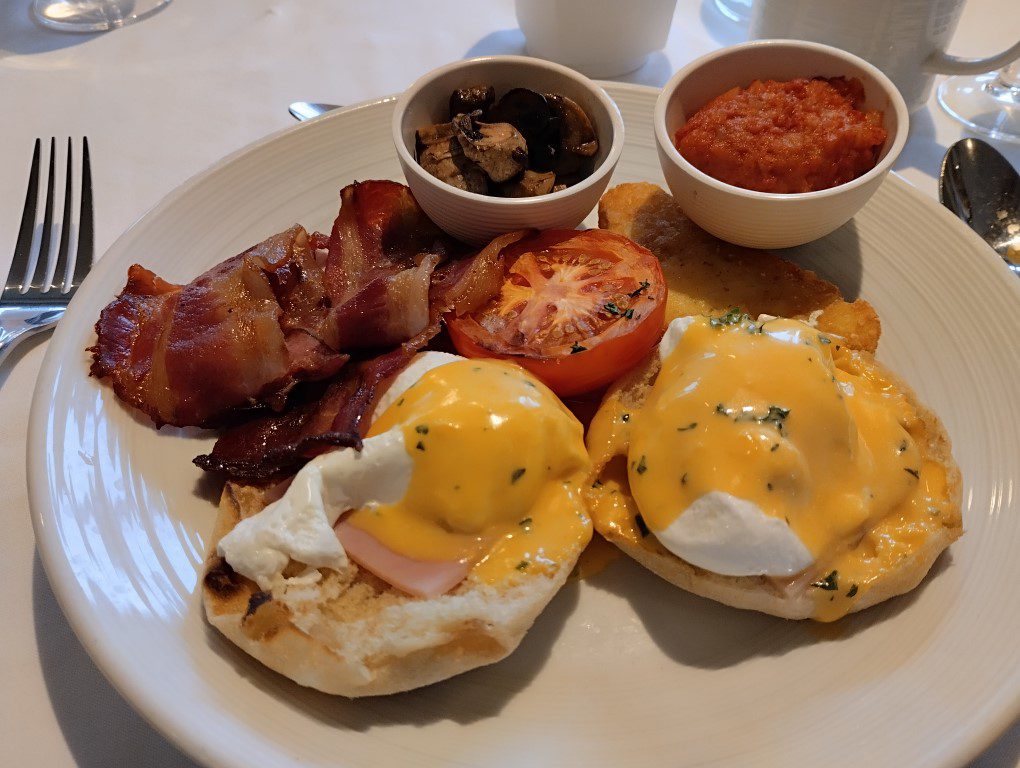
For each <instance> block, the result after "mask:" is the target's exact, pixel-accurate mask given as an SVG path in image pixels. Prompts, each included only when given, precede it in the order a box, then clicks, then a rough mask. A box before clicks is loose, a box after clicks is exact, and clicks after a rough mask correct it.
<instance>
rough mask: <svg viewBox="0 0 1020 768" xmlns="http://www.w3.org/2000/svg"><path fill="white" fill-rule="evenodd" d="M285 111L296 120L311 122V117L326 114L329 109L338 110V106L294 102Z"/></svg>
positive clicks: (311, 102) (312, 102)
mask: <svg viewBox="0 0 1020 768" xmlns="http://www.w3.org/2000/svg"><path fill="white" fill-rule="evenodd" d="M287 109H288V111H289V112H290V113H291V115H293V116H294V119H296V120H311V119H312V118H313V117H318V116H319V115H324V114H326V113H327V112H329V111H330V110H331V109H340V105H339V104H319V103H318V102H314V101H295V102H294V103H293V104H291V105H290V106H289V107H288V108H287Z"/></svg>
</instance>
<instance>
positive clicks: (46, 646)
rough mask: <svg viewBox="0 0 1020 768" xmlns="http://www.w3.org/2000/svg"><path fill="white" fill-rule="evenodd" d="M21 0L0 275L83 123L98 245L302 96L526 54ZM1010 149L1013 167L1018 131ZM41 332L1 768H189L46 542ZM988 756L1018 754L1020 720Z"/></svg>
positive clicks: (687, 12) (14, 483) (922, 141)
mask: <svg viewBox="0 0 1020 768" xmlns="http://www.w3.org/2000/svg"><path fill="white" fill-rule="evenodd" d="M889 1H890V2H895V0H889ZM28 3H29V0H4V2H3V3H2V4H0V98H2V100H3V106H4V110H3V115H2V116H0V168H3V169H4V173H3V179H4V181H3V184H2V185H0V275H5V274H6V272H7V267H8V264H9V259H10V253H11V251H12V250H13V246H14V242H15V239H16V233H17V227H18V223H19V221H20V216H21V207H22V203H23V200H24V185H25V183H26V179H27V173H28V161H29V153H30V150H31V145H32V141H33V140H34V139H35V138H36V137H37V136H42V137H49V136H56V137H58V141H59V140H60V139H61V137H67V136H81V135H87V136H88V137H89V141H90V144H91V149H92V159H93V175H94V181H95V200H96V215H97V220H96V246H97V252H98V253H100V254H101V253H103V251H104V250H105V249H106V248H107V247H108V246H109V245H110V243H112V242H113V240H114V239H115V238H116V237H117V236H118V235H119V234H120V233H121V232H122V231H123V230H124V229H125V228H126V227H127V226H128V225H130V224H131V222H133V221H134V220H135V219H136V218H138V217H139V216H140V215H141V214H142V213H144V212H145V211H146V210H148V209H149V208H150V207H151V206H153V205H154V204H156V203H157V202H158V201H159V199H160V198H161V197H163V195H165V194H166V193H168V192H169V191H170V190H172V189H173V188H174V187H175V186H177V185H178V184H179V183H180V182H182V181H184V180H185V179H187V178H188V177H190V176H191V175H193V174H195V173H197V172H198V171H200V170H202V169H203V168H205V167H206V166H208V165H209V164H211V163H212V162H214V161H215V160H217V159H218V158H220V157H222V156H223V155H225V154H227V153H228V152H231V151H233V150H235V149H237V148H239V147H241V146H243V145H245V144H247V143H249V142H251V141H253V140H255V139H258V138H260V137H262V136H265V135H266V134H268V133H270V132H273V131H276V130H278V129H280V128H283V127H285V126H287V125H290V124H291V118H290V117H289V116H288V114H287V110H286V108H287V104H288V103H289V102H291V101H295V100H298V99H305V100H309V101H316V100H318V101H328V102H333V103H340V104H351V103H354V102H357V101H362V100H365V99H369V98H373V97H377V96H382V95H385V94H390V93H395V92H398V91H400V90H402V89H403V88H404V87H405V86H406V85H407V84H408V83H410V82H411V81H412V80H413V79H414V78H415V77H417V76H418V75H419V74H421V73H422V72H425V71H426V70H429V69H432V68H433V67H436V66H439V65H441V64H444V63H446V62H449V61H452V60H455V59H458V58H463V57H468V56H475V55H481V54H493V53H521V52H523V37H522V35H521V33H520V31H519V30H518V29H517V24H516V20H515V18H514V13H513V3H512V2H511V1H510V0H498V1H497V0H492V1H491V2H473V3H454V2H451V1H448V0H431V1H430V2H428V3H411V2H401V1H400V0H373V2H371V3H368V2H360V3H355V2H335V1H334V2H329V0H218V1H217V2H208V0H174V2H173V3H172V4H171V5H170V6H169V7H168V8H167V9H166V10H164V11H162V12H161V13H159V14H157V15H156V16H153V17H151V18H149V19H147V20H145V21H144V22H142V23H140V24H137V25H135V26H132V27H128V28H125V29H122V30H118V31H115V32H112V33H109V34H105V35H85V36H77V35H63V34H58V33H54V32H48V31H44V30H41V29H39V28H37V27H36V26H34V25H33V24H32V23H31V21H30V20H29V16H28ZM1016 11H1017V6H1016V0H970V2H969V4H968V7H967V9H966V11H965V13H964V16H963V19H962V22H961V25H960V28H959V31H958V33H957V35H956V39H955V40H954V42H953V52H954V53H957V54H960V55H964V56H978V55H983V54H987V53H990V52H992V51H993V50H996V51H997V50H999V49H1002V48H1005V47H1007V46H1008V45H1009V44H1010V43H1012V42H1013V41H1014V40H1016V39H1017V38H1018V37H1020V14H1018V13H1017V12H1016ZM745 34H746V31H745V29H742V28H741V27H740V26H738V25H736V24H733V23H732V22H729V21H727V20H725V19H724V18H723V17H722V16H721V15H719V14H718V12H717V11H716V10H715V8H714V6H713V5H712V0H704V2H700V0H679V3H678V6H677V11H676V17H675V19H674V22H673V26H672V29H671V31H670V35H669V40H668V43H667V45H666V48H665V50H664V51H663V53H661V54H656V55H655V56H653V57H652V58H651V59H650V60H649V62H648V63H647V64H646V65H645V66H644V67H643V68H642V69H640V70H638V71H637V72H635V73H633V74H632V75H629V76H627V77H624V78H622V79H624V80H627V81H630V82H639V83H645V84H648V85H655V86H661V85H662V84H663V83H665V81H666V80H667V78H668V77H669V76H670V74H672V72H674V71H675V70H676V69H677V68H678V67H679V66H681V65H683V64H685V63H686V62H688V61H690V60H691V59H693V58H695V57H697V56H699V55H701V54H703V53H706V52H708V51H710V50H712V49H714V48H717V47H719V46H721V45H726V44H730V43H735V42H740V41H741V40H743V39H744V37H745ZM963 135H965V134H964V131H963V129H962V127H961V126H960V125H958V124H957V123H955V122H954V121H952V120H951V119H950V118H948V117H947V116H945V115H944V114H943V113H942V112H941V110H940V109H939V107H938V106H937V104H935V102H934V99H933V100H932V101H931V103H930V104H929V106H928V107H927V108H926V109H925V110H923V111H921V112H920V113H918V114H917V115H915V116H914V118H913V125H912V128H911V134H910V140H909V142H908V143H907V147H906V149H905V151H904V152H903V154H902V156H901V157H900V160H899V162H898V163H897V166H896V170H897V171H899V172H900V173H902V174H903V175H904V176H905V177H906V178H907V179H908V180H909V181H910V182H912V183H913V184H915V185H917V186H918V187H920V188H921V189H922V190H924V191H925V192H926V193H928V194H930V195H932V196H935V194H936V186H935V174H936V173H937V168H938V164H939V162H940V160H941V158H942V154H943V153H944V152H945V149H946V147H948V146H949V144H951V143H952V142H953V141H955V140H957V139H958V138H960V137H962V136H963ZM997 146H998V147H999V148H1000V150H1002V151H1004V153H1005V154H1006V155H1007V156H1008V157H1009V158H1010V160H1011V161H1012V162H1013V164H1014V165H1017V166H1020V145H1006V144H1001V143H998V144H997ZM45 347H46V339H45V338H39V339H37V340H36V341H35V342H34V343H29V344H28V345H27V346H26V347H23V348H22V350H21V351H20V352H17V353H15V355H14V356H13V357H12V358H11V359H10V360H9V361H8V362H7V364H6V365H5V366H4V367H3V368H0V467H2V472H0V498H2V499H3V500H4V504H3V507H4V509H3V516H2V517H3V533H2V534H0V585H2V586H0V588H2V594H3V596H4V597H3V601H2V603H3V610H2V612H0V615H2V619H0V766H47V768H61V767H62V766H71V765H81V766H103V767H105V766H189V765H193V764H194V763H192V761H190V760H189V759H188V758H187V757H186V756H184V755H183V754H182V753H181V752H179V751H178V750H177V749H176V748H175V747H174V746H172V745H171V744H170V743H169V742H167V741H166V740H165V739H164V738H163V737H162V736H160V735H159V734H158V733H157V732H156V731H155V730H153V729H152V728H151V727H150V726H149V725H148V724H147V723H146V722H145V721H143V719H142V718H141V717H140V716H139V715H137V714H135V713H134V711H133V710H132V709H131V707H130V706H129V705H128V704H127V703H126V702H125V701H124V699H122V698H121V697H120V695H119V694H118V693H117V692H116V691H114V690H113V688H111V686H110V685H109V684H108V683H107V682H106V681H105V679H104V678H103V676H102V674H101V673H100V672H99V671H98V670H97V669H96V668H95V666H94V665H93V664H92V662H91V660H90V659H89V657H88V655H87V654H86V653H85V651H84V650H83V649H82V646H81V645H80V643H79V642H78V640H77V639H76V638H75V636H74V635H73V633H72V632H71V629H70V627H69V626H68V624H67V621H66V620H65V619H64V617H63V615H62V613H61V611H60V608H59V607H58V606H57V603H56V601H55V599H54V597H53V594H52V592H51V590H50V587H49V584H48V582H47V579H46V575H45V573H44V572H43V570H42V566H41V564H40V561H39V557H38V555H37V554H36V552H35V544H34V540H33V535H32V528H31V525H30V522H29V513H28V501H27V497H26V488H25V460H24V454H25V439H26V424H27V417H28V408H29V402H30V399H31V395H32V390H33V386H34V383H35V378H36V373H37V371H38V369H39V364H40V362H41V360H42V357H43V353H44V351H45ZM975 765H978V766H981V768H992V767H993V766H995V767H997V768H1003V767H1005V768H1014V767H1015V766H1018V765H1020V725H1015V726H1014V727H1013V728H1012V729H1011V730H1009V731H1008V732H1007V733H1006V734H1005V735H1004V736H1003V737H1002V738H1001V739H1000V740H999V741H998V742H996V744H995V745H994V746H992V747H991V749H989V750H988V752H986V753H985V754H984V755H983V756H982V757H981V758H980V759H979V760H978V761H977V762H976V763H975Z"/></svg>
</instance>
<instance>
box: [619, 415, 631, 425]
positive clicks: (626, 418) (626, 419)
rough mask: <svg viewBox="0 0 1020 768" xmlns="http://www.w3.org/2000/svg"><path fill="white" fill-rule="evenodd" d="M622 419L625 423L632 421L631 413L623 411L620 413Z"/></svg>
mask: <svg viewBox="0 0 1020 768" xmlns="http://www.w3.org/2000/svg"><path fill="white" fill-rule="evenodd" d="M620 421H622V422H624V423H626V422H628V421H630V414H629V413H621V414H620Z"/></svg>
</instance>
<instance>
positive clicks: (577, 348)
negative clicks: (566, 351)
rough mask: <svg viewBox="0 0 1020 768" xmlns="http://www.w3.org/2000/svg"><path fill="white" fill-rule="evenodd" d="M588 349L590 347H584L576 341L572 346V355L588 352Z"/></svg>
mask: <svg viewBox="0 0 1020 768" xmlns="http://www.w3.org/2000/svg"><path fill="white" fill-rule="evenodd" d="M587 351H588V347H582V346H581V345H580V344H578V343H577V342H576V341H575V342H574V346H572V347H571V348H570V354H572V355H576V354H577V353H578V352H587Z"/></svg>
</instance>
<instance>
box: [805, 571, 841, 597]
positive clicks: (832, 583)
mask: <svg viewBox="0 0 1020 768" xmlns="http://www.w3.org/2000/svg"><path fill="white" fill-rule="evenodd" d="M838 578H839V571H833V572H832V573H830V574H829V575H828V576H826V577H825V578H824V579H822V580H821V581H814V582H811V586H812V587H817V588H818V589H824V590H825V591H826V592H835V591H836V590H837V589H839V584H838V583H837V581H836V580H837V579H838Z"/></svg>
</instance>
